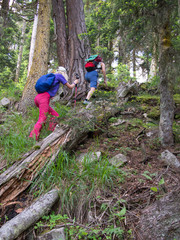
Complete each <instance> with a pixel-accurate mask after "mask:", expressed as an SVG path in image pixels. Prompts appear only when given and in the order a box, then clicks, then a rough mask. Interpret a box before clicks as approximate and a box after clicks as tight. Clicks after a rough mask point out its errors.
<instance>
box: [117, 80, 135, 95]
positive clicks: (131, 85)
mask: <svg viewBox="0 0 180 240" xmlns="http://www.w3.org/2000/svg"><path fill="white" fill-rule="evenodd" d="M138 85H139V84H138V82H136V81H135V82H132V81H131V80H130V81H129V82H128V83H125V82H121V83H120V84H119V86H118V88H117V97H118V98H125V97H127V95H129V94H137V93H138Z"/></svg>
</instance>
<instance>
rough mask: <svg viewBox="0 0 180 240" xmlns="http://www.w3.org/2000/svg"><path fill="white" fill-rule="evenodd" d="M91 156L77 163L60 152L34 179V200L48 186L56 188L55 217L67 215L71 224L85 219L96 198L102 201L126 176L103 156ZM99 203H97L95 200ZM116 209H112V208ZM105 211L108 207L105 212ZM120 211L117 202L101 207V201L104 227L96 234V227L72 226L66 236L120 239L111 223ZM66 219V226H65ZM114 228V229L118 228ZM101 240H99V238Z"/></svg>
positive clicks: (70, 156)
mask: <svg viewBox="0 0 180 240" xmlns="http://www.w3.org/2000/svg"><path fill="white" fill-rule="evenodd" d="M90 156H91V153H89V154H87V155H86V157H85V158H84V160H83V161H82V162H78V161H77V160H76V158H75V156H74V155H70V154H68V153H66V152H65V151H61V152H60V154H59V156H58V158H57V160H56V163H53V164H51V166H49V167H47V168H46V171H45V173H44V174H39V176H40V178H39V179H38V180H36V181H35V182H34V183H33V184H32V187H31V190H30V191H31V192H34V194H35V197H37V196H38V195H40V194H41V193H44V192H46V191H48V190H50V189H52V187H56V188H57V189H59V195H60V202H59V209H58V214H59V216H64V215H66V216H68V219H70V220H71V221H72V220H73V222H74V223H76V222H82V221H83V218H85V216H87V214H88V212H89V211H90V210H91V207H93V204H94V201H96V199H104V196H107V195H108V194H109V193H112V192H113V189H114V190H115V189H116V188H118V187H119V186H120V184H121V183H122V182H123V181H124V179H125V177H126V173H125V172H123V171H122V170H121V169H120V168H117V167H115V166H113V165H111V164H110V163H109V161H108V159H107V158H106V157H102V158H100V159H99V160H97V159H95V160H93V161H92V159H91V158H90ZM98 201H99V200H98ZM114 206H116V207H114ZM109 208H111V210H110V212H109ZM121 209H122V206H117V201H115V203H113V204H112V205H111V206H109V205H108V206H107V207H106V208H105V209H104V208H103V201H102V204H101V205H100V207H99V210H98V214H100V213H101V214H103V212H106V211H107V212H109V217H108V219H107V222H108V225H106V228H104V225H103V224H102V226H101V224H100V225H99V227H98V229H97V232H96V231H95V229H96V228H93V227H92V228H91V230H90V232H89V230H87V229H86V227H85V228H83V227H76V225H74V226H73V228H71V229H69V234H70V235H71V237H72V238H70V239H74V238H73V236H75V235H77V234H78V236H82V232H86V233H87V234H86V235H88V237H90V238H87V239H91V234H92V233H93V236H95V238H92V239H97V238H96V237H98V236H99V235H103V234H104V235H107V236H109V238H107V239H111V236H112V234H114V235H116V236H118V234H119V236H120V233H121V235H122V234H123V230H122V229H121V231H120V229H119V231H118V230H117V229H114V228H113V227H112V226H113V223H114V222H115V221H116V219H117V213H119V211H120V210H121ZM68 219H67V221H66V222H67V223H68ZM121 220H122V221H123V220H124V218H121V219H118V221H117V225H118V226H120V225H119V224H120V221H121ZM118 226H117V228H118ZM100 239H101V238H100Z"/></svg>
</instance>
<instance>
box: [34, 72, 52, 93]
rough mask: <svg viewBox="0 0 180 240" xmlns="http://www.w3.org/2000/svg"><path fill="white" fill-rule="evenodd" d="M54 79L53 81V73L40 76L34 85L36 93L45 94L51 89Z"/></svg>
mask: <svg viewBox="0 0 180 240" xmlns="http://www.w3.org/2000/svg"><path fill="white" fill-rule="evenodd" d="M54 79H55V75H54V74H53V73H49V74H46V75H43V76H41V77H40V78H39V79H38V80H37V82H36V85H35V89H36V91H37V92H38V93H44V92H47V91H48V90H49V89H50V88H51V86H52V84H53V82H54Z"/></svg>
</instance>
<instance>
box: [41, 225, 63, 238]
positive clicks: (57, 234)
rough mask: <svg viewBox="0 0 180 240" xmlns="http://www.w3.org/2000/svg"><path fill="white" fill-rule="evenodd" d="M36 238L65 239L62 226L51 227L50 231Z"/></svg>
mask: <svg viewBox="0 0 180 240" xmlns="http://www.w3.org/2000/svg"><path fill="white" fill-rule="evenodd" d="M37 240H66V239H65V234H64V228H57V229H53V230H52V231H50V232H47V233H45V234H43V235H42V236H39V237H37Z"/></svg>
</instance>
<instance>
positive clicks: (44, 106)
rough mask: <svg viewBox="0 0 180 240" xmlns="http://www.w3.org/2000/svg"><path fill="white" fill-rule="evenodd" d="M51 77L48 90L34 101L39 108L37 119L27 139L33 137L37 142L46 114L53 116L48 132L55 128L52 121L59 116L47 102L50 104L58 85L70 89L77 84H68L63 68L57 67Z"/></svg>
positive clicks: (76, 81) (75, 82)
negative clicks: (51, 80)
mask: <svg viewBox="0 0 180 240" xmlns="http://www.w3.org/2000/svg"><path fill="white" fill-rule="evenodd" d="M51 74H52V73H51ZM52 75H54V80H53V83H52V85H51V87H50V88H49V90H47V91H45V92H42V93H39V94H38V95H37V96H36V97H35V99H34V102H35V105H36V106H37V107H38V108H39V119H38V121H37V123H36V124H35V125H34V128H33V130H32V131H31V133H30V135H29V137H31V138H33V137H34V136H35V137H36V140H38V138H39V134H40V131H41V128H42V124H45V122H46V118H47V114H48V113H49V114H50V115H52V116H53V117H52V118H51V119H50V124H49V130H50V131H54V129H55V127H56V124H57V123H55V122H54V119H55V117H59V114H58V113H57V112H56V111H55V110H54V109H53V108H51V107H50V106H49V102H50V99H51V98H52V97H54V96H55V95H56V93H57V91H58V89H59V85H60V83H62V84H63V85H65V86H67V87H68V88H70V89H72V88H74V87H75V85H76V84H78V82H79V81H78V80H77V79H76V80H75V81H74V82H73V83H72V84H69V83H68V81H67V80H68V76H67V73H66V69H65V68H64V67H59V68H58V69H57V71H55V73H54V74H52ZM44 76H46V75H44Z"/></svg>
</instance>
